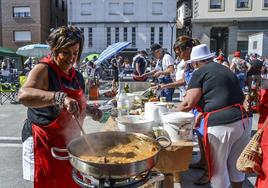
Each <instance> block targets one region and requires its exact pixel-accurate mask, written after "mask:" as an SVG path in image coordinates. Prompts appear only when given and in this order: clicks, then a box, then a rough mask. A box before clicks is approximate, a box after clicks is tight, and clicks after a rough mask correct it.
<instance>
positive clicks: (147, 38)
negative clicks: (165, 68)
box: [68, 0, 176, 55]
mask: <svg viewBox="0 0 268 188" xmlns="http://www.w3.org/2000/svg"><path fill="white" fill-rule="evenodd" d="M175 19H176V1H174V0H103V1H98V0H68V24H72V25H75V26H77V27H80V28H81V29H82V30H83V31H84V35H85V45H84V55H85V54H89V53H93V52H97V53H100V52H102V51H103V50H104V49H105V48H106V47H107V46H109V45H110V44H112V43H115V42H119V41H130V42H131V46H129V48H128V49H129V50H133V51H137V50H144V49H148V48H149V47H150V45H151V44H153V43H159V44H161V45H162V46H163V47H164V48H166V49H167V51H169V52H170V50H171V48H172V43H173V41H174V40H175V38H176V35H175V33H176V27H175Z"/></svg>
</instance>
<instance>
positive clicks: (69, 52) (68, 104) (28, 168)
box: [18, 26, 99, 188]
mask: <svg viewBox="0 0 268 188" xmlns="http://www.w3.org/2000/svg"><path fill="white" fill-rule="evenodd" d="M47 43H48V44H49V46H50V49H51V52H52V56H49V57H46V58H44V59H42V60H41V61H40V63H39V64H37V65H36V66H35V67H34V68H33V70H32V71H31V72H30V74H29V76H28V78H27V81H26V83H25V84H24V85H23V87H22V88H21V89H20V91H19V96H18V98H19V101H20V102H21V103H22V104H24V105H25V106H27V107H28V112H27V120H26V121H25V125H24V127H23V131H22V139H23V173H24V174H23V176H24V178H25V179H27V180H31V181H34V187H35V188H47V187H51V188H56V187H57V188H58V187H62V188H69V187H71V188H73V187H79V186H78V185H77V184H76V183H75V182H74V181H73V180H72V176H71V170H72V167H71V165H70V163H69V162H68V161H59V160H56V159H54V158H53V157H52V155H51V152H50V149H51V147H58V148H66V146H67V144H68V143H69V142H70V141H71V140H73V139H74V138H76V137H78V136H80V130H79V128H78V126H77V125H76V121H75V120H74V118H77V119H78V121H79V122H80V123H81V124H82V123H83V121H84V118H85V115H86V109H87V106H86V100H85V97H84V94H83V89H84V80H83V77H82V75H81V74H80V73H79V72H77V71H76V70H75V69H74V68H73V64H74V63H75V62H78V61H79V58H80V55H81V51H82V49H83V35H82V32H80V30H79V29H78V28H76V27H72V26H70V27H60V28H58V29H55V30H53V31H52V33H51V34H50V35H49V37H48V40H47ZM97 112H99V111H97Z"/></svg>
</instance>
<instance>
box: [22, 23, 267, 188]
mask: <svg viewBox="0 0 268 188" xmlns="http://www.w3.org/2000/svg"><path fill="white" fill-rule="evenodd" d="M83 42H84V38H83V33H82V32H81V31H80V30H79V29H78V28H76V27H73V26H69V27H60V28H57V29H54V30H53V31H52V32H51V34H50V35H49V37H48V39H47V43H48V44H49V46H50V49H51V54H50V55H49V56H48V57H45V58H43V59H41V60H40V61H39V63H38V64H36V65H35V66H34V67H33V68H32V70H31V71H30V73H29V75H28V78H27V81H26V83H25V84H24V85H23V86H22V88H21V89H20V91H19V95H18V99H19V101H20V103H22V104H24V105H25V106H27V107H28V113H27V119H26V121H25V123H24V126H23V131H22V139H23V176H24V178H25V179H27V180H31V181H34V185H35V187H70V186H71V187H78V185H77V184H76V183H75V182H74V181H73V180H72V177H71V165H70V163H69V162H68V161H58V160H56V159H54V158H53V157H52V156H51V152H50V150H51V147H54V146H56V147H58V148H66V146H67V145H68V143H69V142H70V141H71V140H72V139H73V138H75V137H77V136H78V135H79V134H80V130H79V128H78V127H75V126H73V124H76V120H77V121H79V122H80V124H82V123H83V121H84V118H85V116H86V115H90V116H92V117H93V119H95V120H99V119H100V118H101V115H102V112H101V111H100V110H99V109H96V108H94V107H90V106H88V105H87V103H86V99H85V80H84V78H83V75H82V74H81V73H80V72H79V71H78V70H76V69H75V65H76V64H77V62H79V59H80V56H81V53H82V49H83ZM173 50H174V52H175V54H176V59H174V58H173V57H172V56H171V55H170V54H169V53H167V52H166V51H165V50H164V48H163V47H162V46H161V45H159V44H153V45H151V47H150V55H151V56H152V59H151V60H149V58H148V56H149V55H148V53H147V52H146V51H140V52H138V54H137V55H136V56H134V58H133V59H132V60H129V59H128V58H123V57H122V56H120V55H116V56H115V57H114V58H112V59H111V60H110V62H109V66H110V67H109V68H111V69H112V70H113V83H112V85H113V87H115V88H116V87H118V80H119V74H120V73H123V74H133V79H134V80H136V81H145V80H146V79H147V78H149V77H152V78H153V80H154V81H155V82H156V83H157V84H156V86H153V87H152V89H154V90H158V91H160V92H159V96H160V97H165V98H166V101H172V100H173V94H174V90H175V89H177V88H178V89H179V90H180V100H181V103H180V104H179V105H178V106H177V110H178V111H186V112H188V111H193V113H194V114H195V116H196V118H195V126H194V128H195V132H196V134H197V136H198V141H199V146H200V151H201V159H200V161H199V162H198V163H196V164H191V166H190V167H193V168H202V169H204V174H203V175H202V176H201V177H200V178H199V179H198V180H197V182H195V183H196V184H198V185H202V184H207V183H209V182H211V186H212V187H215V188H219V187H221V188H228V187H230V186H232V187H233V188H242V183H243V181H244V179H245V174H244V173H242V172H240V171H238V170H237V169H236V161H237V159H238V157H239V155H240V154H241V152H242V150H243V149H244V147H245V146H246V145H247V143H248V142H249V140H250V137H251V128H252V113H251V111H250V101H248V100H247V98H245V94H244V91H245V88H246V87H248V88H249V89H251V88H252V84H253V83H254V85H257V87H259V88H260V89H261V93H260V97H261V100H260V121H259V123H260V126H261V125H262V124H263V122H264V121H265V120H266V118H267V116H268V91H267V90H268V86H267V85H268V84H267V85H265V84H264V80H267V77H268V75H267V70H268V58H265V59H262V58H261V57H259V56H257V55H256V54H251V55H249V56H246V57H245V58H244V59H243V58H242V57H241V53H240V52H238V51H237V52H235V53H234V55H233V56H234V57H233V58H232V59H230V61H228V58H225V57H224V54H222V53H220V54H219V55H218V56H215V54H214V53H211V52H210V50H209V48H208V46H207V45H205V44H200V42H199V41H198V40H197V39H192V38H191V37H189V36H180V37H178V38H177V39H176V41H175V43H174V46H173ZM94 61H95V59H93V60H92V61H89V60H85V63H84V66H85V67H86V68H87V70H90V72H88V74H89V75H92V76H93V77H94V76H95V75H96V72H97V74H100V75H101V74H102V73H100V72H101V71H102V67H101V66H99V65H95V64H94ZM148 67H149V68H148ZM98 69H99V70H98ZM99 71H100V72H99ZM98 72H99V73H98ZM267 135H268V133H267V129H266V130H265V132H264V134H263V139H262V142H261V147H262V149H263V165H262V170H261V173H260V176H259V177H258V181H257V184H256V186H257V188H265V187H268V180H267V175H268V170H267V162H268V161H267V158H268V157H267V155H268V149H267V146H268V144H267ZM174 165H175V164H174ZM55 179H56V180H57V181H55Z"/></svg>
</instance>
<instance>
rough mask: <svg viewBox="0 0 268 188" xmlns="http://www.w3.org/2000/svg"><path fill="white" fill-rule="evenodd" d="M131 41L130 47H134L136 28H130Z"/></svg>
mask: <svg viewBox="0 0 268 188" xmlns="http://www.w3.org/2000/svg"><path fill="white" fill-rule="evenodd" d="M131 39H132V41H131V46H132V47H136V27H132V32H131Z"/></svg>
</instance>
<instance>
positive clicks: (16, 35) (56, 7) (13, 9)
mask: <svg viewBox="0 0 268 188" xmlns="http://www.w3.org/2000/svg"><path fill="white" fill-rule="evenodd" d="M0 2H1V5H0V7H1V16H0V17H1V29H0V34H1V35H0V36H1V37H0V44H1V46H4V47H8V48H12V49H14V50H16V49H17V48H19V47H21V46H24V45H27V44H33V43H45V41H46V39H47V37H48V35H49V33H50V29H52V28H55V27H57V26H61V25H67V3H66V0H46V1H44V0H23V1H21V0H1V1H0Z"/></svg>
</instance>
